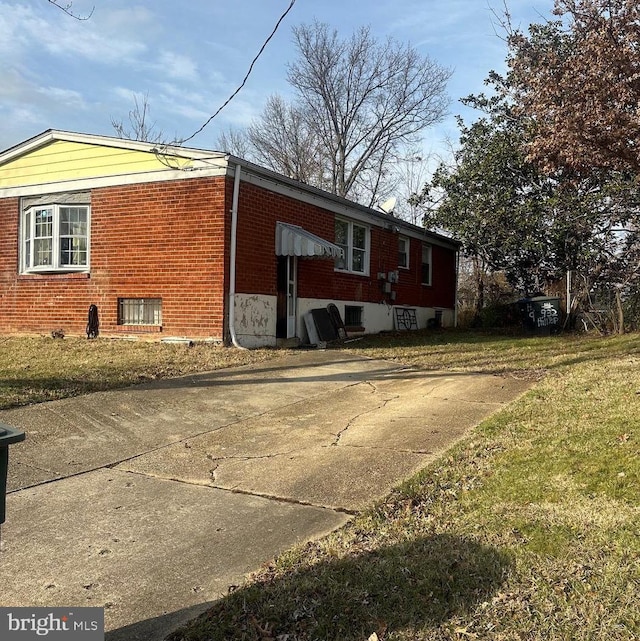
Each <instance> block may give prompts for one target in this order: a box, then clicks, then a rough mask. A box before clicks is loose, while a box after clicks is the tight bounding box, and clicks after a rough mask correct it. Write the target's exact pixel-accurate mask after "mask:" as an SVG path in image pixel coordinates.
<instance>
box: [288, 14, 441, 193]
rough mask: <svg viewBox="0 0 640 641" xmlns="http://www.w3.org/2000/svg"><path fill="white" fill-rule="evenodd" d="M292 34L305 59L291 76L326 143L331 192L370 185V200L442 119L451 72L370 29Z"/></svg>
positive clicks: (310, 29) (311, 28)
mask: <svg viewBox="0 0 640 641" xmlns="http://www.w3.org/2000/svg"><path fill="white" fill-rule="evenodd" d="M293 33H294V42H295V44H296V47H297V49H298V53H299V58H298V60H297V61H296V62H294V63H293V64H291V65H289V69H288V76H287V78H288V81H289V83H290V84H291V85H292V86H293V87H294V88H295V89H296V92H297V104H298V105H299V107H298V108H299V109H300V110H302V111H303V112H304V113H305V114H308V115H307V118H308V119H309V120H308V122H309V123H311V124H312V125H313V127H314V129H315V134H316V135H317V137H318V140H319V143H320V145H321V146H322V149H323V152H324V153H323V159H324V160H325V162H328V165H327V167H326V170H327V172H328V174H329V180H330V190H331V191H332V192H334V193H336V194H338V195H339V196H351V195H352V194H353V193H354V192H357V191H358V189H360V190H364V189H366V190H367V191H369V194H368V201H369V202H368V204H370V205H371V204H373V203H374V202H375V201H376V200H377V198H378V194H379V193H380V188H381V180H380V179H381V178H382V177H383V171H384V168H385V167H387V165H388V163H389V162H393V161H394V160H395V159H396V158H397V157H398V155H399V154H400V153H401V150H402V148H403V147H404V146H405V145H410V146H412V145H415V143H416V142H417V141H418V140H419V138H420V135H421V134H422V132H423V131H424V130H425V129H426V128H427V127H429V126H431V125H433V124H435V123H437V122H439V121H441V120H442V119H443V118H444V116H445V114H446V111H447V108H448V105H449V100H448V98H447V96H446V93H445V92H446V84H447V81H448V80H449V78H450V76H451V71H450V70H448V69H445V68H443V67H441V66H440V65H438V64H437V63H435V62H434V61H432V60H431V59H430V58H428V57H423V56H421V55H420V54H419V53H418V52H417V51H416V49H414V48H413V47H411V46H410V45H408V44H407V45H404V44H400V43H398V42H396V41H394V40H393V39H391V38H388V39H387V40H386V41H385V42H383V43H380V42H378V41H376V40H375V39H374V37H373V36H372V35H371V31H370V29H369V28H367V27H363V28H360V29H359V30H358V31H356V32H355V33H354V34H353V35H352V36H351V37H350V38H349V39H347V40H341V39H340V38H339V36H338V33H337V31H336V30H332V29H330V28H329V26H328V25H326V24H323V23H318V22H316V23H314V24H312V25H302V26H299V27H296V28H294V30H293ZM360 196H361V197H362V195H360Z"/></svg>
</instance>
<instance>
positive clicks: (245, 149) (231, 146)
mask: <svg viewBox="0 0 640 641" xmlns="http://www.w3.org/2000/svg"><path fill="white" fill-rule="evenodd" d="M216 149H217V150H218V151H224V152H226V153H229V154H233V155H234V156H238V157H239V158H246V159H247V160H250V155H251V145H250V143H249V139H248V137H247V131H246V130H245V129H236V128H235V127H228V128H227V129H225V130H223V131H222V132H220V134H219V135H218V139H217V142H216Z"/></svg>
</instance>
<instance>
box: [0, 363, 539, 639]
mask: <svg viewBox="0 0 640 641" xmlns="http://www.w3.org/2000/svg"><path fill="white" fill-rule="evenodd" d="M528 385H529V384H528V383H527V382H526V381H518V380H515V379H513V378H501V377H496V376H489V375H479V374H452V373H447V372H439V373H438V372H436V373H434V372H429V373H424V372H420V371H417V370H414V369H410V368H404V367H402V366H399V365H398V364H397V363H391V362H386V361H381V360H370V359H365V358H360V357H357V356H353V355H350V354H346V353H343V352H340V351H301V352H299V353H296V354H294V355H292V356H287V357H283V358H281V359H277V360H272V361H269V362H267V363H264V364H262V365H257V366H251V367H243V368H234V369H227V370H221V371H218V372H213V373H209V374H203V375H197V376H188V377H185V378H181V379H176V380H170V381H157V382H153V383H149V384H145V385H140V386H136V387H132V388H128V389H126V390H121V391H113V392H104V393H96V394H90V395H87V396H84V397H79V398H75V399H66V400H62V401H54V402H50V403H45V404H41V405H36V406H33V407H27V408H20V409H16V410H9V411H4V412H0V422H4V423H7V424H9V425H12V426H15V427H20V428H22V429H25V430H26V431H27V440H26V441H25V442H24V443H20V444H17V445H15V446H12V447H11V449H10V455H9V459H10V462H9V487H10V490H11V493H10V494H9V496H8V497H7V522H6V523H5V525H4V526H3V531H2V537H3V540H2V549H1V553H0V576H1V577H2V580H1V587H0V605H2V606H82V605H86V606H100V607H104V608H105V621H106V628H107V630H108V632H107V639H108V640H109V641H119V640H127V641H135V640H136V639H140V640H144V641H156V640H160V639H163V638H164V636H165V635H166V634H168V632H170V631H171V630H172V629H174V628H175V627H176V626H178V625H179V624H181V623H183V622H184V621H186V620H187V619H189V618H191V617H193V616H196V615H197V614H199V613H200V612H201V611H202V610H204V609H205V608H206V607H207V605H208V604H209V603H211V602H212V601H213V600H215V599H217V598H219V597H220V596H222V595H224V594H226V593H227V592H228V590H229V588H230V587H231V586H235V585H238V584H240V583H241V582H242V581H243V578H244V577H245V576H246V574H247V573H249V572H251V571H253V570H255V569H257V568H258V567H260V565H261V564H263V563H265V562H266V561H268V560H270V559H271V558H273V557H274V556H276V555H277V554H279V553H281V552H282V551H284V550H286V549H287V548H289V547H291V546H292V545H293V544H295V543H298V542H301V541H305V540H309V539H311V538H316V537H319V536H321V535H323V534H325V533H327V532H329V531H331V530H333V529H335V528H338V527H340V526H341V525H343V524H344V523H346V522H347V520H348V519H349V518H350V515H351V514H354V513H356V512H358V511H359V510H361V509H363V508H364V507H365V506H367V505H368V504H370V503H371V502H372V501H374V500H375V499H377V498H379V497H381V496H383V495H384V494H385V493H386V492H388V490H389V489H390V488H392V487H393V486H395V485H397V484H398V483H399V482H400V481H402V480H403V479H405V478H407V477H409V476H411V475H412V474H413V473H414V472H416V471H417V470H419V469H420V468H422V467H423V466H424V465H425V464H427V463H428V462H429V461H430V460H432V459H433V458H434V457H435V456H436V455H437V454H439V453H440V452H442V450H443V449H445V448H447V447H448V446H450V445H451V444H452V443H453V442H455V441H456V440H457V439H459V438H460V437H462V436H463V435H464V434H465V433H466V432H467V431H468V430H469V429H470V428H471V427H473V426H474V425H476V424H477V423H478V422H480V421H481V420H482V419H483V418H485V417H486V416H487V415H489V414H491V413H493V412H494V411H496V410H498V409H500V408H501V407H502V406H503V405H504V404H506V403H508V402H510V401H511V400H513V399H514V398H515V397H516V396H518V395H520V394H521V393H522V392H523V391H525V390H526V389H527V387H528Z"/></svg>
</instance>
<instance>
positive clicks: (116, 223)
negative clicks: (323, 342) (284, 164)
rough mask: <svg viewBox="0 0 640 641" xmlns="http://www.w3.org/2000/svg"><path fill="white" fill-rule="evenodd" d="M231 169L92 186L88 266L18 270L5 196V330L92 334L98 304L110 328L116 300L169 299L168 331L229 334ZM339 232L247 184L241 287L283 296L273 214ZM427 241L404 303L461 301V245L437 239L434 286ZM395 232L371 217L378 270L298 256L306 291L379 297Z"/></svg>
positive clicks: (0, 279) (114, 329)
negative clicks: (425, 269)
mask: <svg viewBox="0 0 640 641" xmlns="http://www.w3.org/2000/svg"><path fill="white" fill-rule="evenodd" d="M232 191H233V179H232V178H227V179H225V178H222V177H220V178H193V179H187V180H179V181H172V182H157V183H147V184H140V185H130V186H122V187H108V188H100V189H93V190H92V193H91V243H90V250H91V258H90V260H91V273H90V274H51V275H45V274H36V275H31V274H30V275H19V274H18V218H19V199H18V198H7V199H3V200H0V229H1V230H2V234H1V236H0V332H4V333H8V332H28V333H45V334H48V333H50V332H51V331H52V330H54V329H57V328H61V329H63V330H64V331H65V333H67V334H84V332H85V327H86V321H87V313H88V309H89V305H91V304H96V305H97V306H98V310H99V315H100V331H101V333H102V334H106V335H109V334H122V333H134V332H135V331H136V328H133V327H130V326H127V327H122V326H118V325H117V313H118V298H162V315H163V327H162V335H170V336H171V335H176V336H183V335H184V336H193V337H214V338H222V337H223V336H224V331H225V330H224V328H225V326H226V323H225V317H226V292H228V287H229V283H228V260H229V243H228V239H229V236H230V209H231V201H232ZM278 220H279V221H282V222H288V223H292V224H296V225H301V226H302V227H304V228H305V229H307V230H308V231H310V232H313V233H315V234H317V235H318V236H321V237H322V238H326V239H328V240H333V239H334V234H335V223H334V215H333V214H332V213H331V212H329V211H327V210H324V209H322V208H320V207H318V206H315V205H312V204H308V203H303V202H300V201H297V200H294V199H293V198H290V197H287V196H283V195H280V194H276V193H273V192H270V191H268V190H267V189H264V188H262V187H259V186H257V185H254V184H251V183H247V182H244V181H243V182H241V184H240V201H239V216H238V245H237V257H238V260H237V275H236V291H237V292H239V293H249V294H267V295H273V296H275V295H276V294H277V282H276V268H277V259H276V256H275V225H276V221H278ZM421 251H422V249H421V242H420V241H418V240H414V239H411V247H410V253H411V255H410V269H409V270H408V271H406V270H400V282H399V283H398V284H395V285H393V289H394V290H395V291H396V292H397V297H396V300H395V303H396V304H408V305H415V306H424V307H434V306H437V307H453V304H454V288H455V273H454V271H455V269H454V267H455V265H454V260H455V257H454V252H452V251H450V250H446V249H444V248H440V247H438V246H435V245H434V246H433V285H432V286H424V285H422V284H421V283H420V280H421V269H420V268H421ZM397 260H398V237H397V234H395V233H393V232H391V231H387V230H383V229H381V228H378V227H371V264H370V265H371V274H370V276H358V275H353V274H346V273H341V272H335V271H334V266H333V262H332V261H329V260H301V261H299V273H298V295H299V296H300V297H304V298H321V299H333V300H348V301H363V302H380V301H381V300H383V299H386V300H387V301H388V302H392V301H391V300H390V298H389V297H388V296H385V294H384V292H383V290H382V286H381V283H380V282H379V281H378V280H377V273H378V272H379V271H381V272H382V271H384V272H389V271H393V270H396V269H397Z"/></svg>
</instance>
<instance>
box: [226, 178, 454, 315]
mask: <svg viewBox="0 0 640 641" xmlns="http://www.w3.org/2000/svg"><path fill="white" fill-rule="evenodd" d="M238 209H239V216H238V250H237V251H238V270H237V279H236V291H238V292H244V293H252V294H268V295H273V296H275V295H276V293H277V283H276V266H277V260H276V256H275V228H276V222H277V221H281V222H284V223H291V224H294V225H300V226H302V227H304V228H305V229H306V230H308V231H310V232H312V233H314V234H317V235H318V236H320V237H321V238H326V239H327V240H330V241H333V240H334V238H335V216H334V215H333V213H331V212H329V211H327V210H325V209H322V208H320V207H317V206H314V205H311V204H307V203H303V202H299V201H295V200H293V199H291V198H288V197H287V196H282V195H279V194H274V193H270V192H267V191H266V190H264V189H261V188H260V187H257V186H256V185H252V184H248V183H245V182H242V183H241V185H240V198H239V207H238ZM410 251H411V256H410V260H409V267H410V269H409V270H400V272H401V273H400V282H399V283H398V284H397V285H393V289H394V290H396V292H397V293H396V300H395V301H393V303H394V304H399V305H402V304H407V305H416V306H421V307H450V308H452V307H453V306H454V298H455V296H454V291H455V252H453V251H452V250H448V249H446V248H443V247H438V246H436V245H434V246H433V247H432V262H433V279H432V282H433V284H432V285H431V286H425V285H422V284H421V279H422V270H421V261H422V243H421V242H420V241H418V240H416V239H411V249H410ZM298 265H299V268H298V296H300V297H302V298H321V299H332V300H348V301H363V302H380V301H382V300H383V299H385V295H384V293H383V290H382V284H381V283H380V282H379V281H378V279H377V274H378V272H379V271H380V272H383V271H384V272H389V271H394V270H396V269H398V235H397V234H396V233H393V232H391V231H388V230H384V229H382V228H379V227H371V263H370V270H371V273H370V275H369V276H358V275H355V274H347V273H344V272H336V271H335V270H334V264H333V261H330V260H317V259H313V260H300V261H299V262H298ZM386 300H387V301H388V302H390V303H391V302H392V301H391V300H390V299H389V297H388V296H386Z"/></svg>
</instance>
